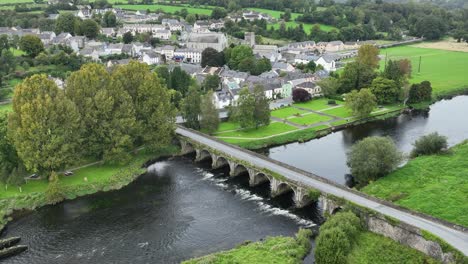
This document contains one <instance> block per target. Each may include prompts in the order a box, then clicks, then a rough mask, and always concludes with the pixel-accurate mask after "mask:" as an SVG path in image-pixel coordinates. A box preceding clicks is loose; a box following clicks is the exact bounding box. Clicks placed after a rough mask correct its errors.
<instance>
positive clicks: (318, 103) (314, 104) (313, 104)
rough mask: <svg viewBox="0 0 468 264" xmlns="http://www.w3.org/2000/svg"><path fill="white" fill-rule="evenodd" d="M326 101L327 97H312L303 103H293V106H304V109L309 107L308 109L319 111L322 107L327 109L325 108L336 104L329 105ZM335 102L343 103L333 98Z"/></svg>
mask: <svg viewBox="0 0 468 264" xmlns="http://www.w3.org/2000/svg"><path fill="white" fill-rule="evenodd" d="M328 101H329V99H327V98H319V99H312V100H310V101H308V102H305V103H295V104H294V106H297V107H301V108H306V109H310V110H314V111H320V110H324V109H327V108H332V107H336V105H329V104H328ZM335 103H336V104H337V105H343V104H344V102H341V101H336V100H335Z"/></svg>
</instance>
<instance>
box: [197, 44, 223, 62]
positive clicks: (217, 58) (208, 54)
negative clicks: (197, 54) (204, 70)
mask: <svg viewBox="0 0 468 264" xmlns="http://www.w3.org/2000/svg"><path fill="white" fill-rule="evenodd" d="M224 63H225V61H224V53H223V52H222V51H220V52H218V51H217V50H215V49H213V48H206V49H204V50H203V52H202V59H201V66H202V67H206V66H212V67H222V66H223V65H224Z"/></svg>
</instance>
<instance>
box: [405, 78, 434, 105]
mask: <svg viewBox="0 0 468 264" xmlns="http://www.w3.org/2000/svg"><path fill="white" fill-rule="evenodd" d="M431 98H432V85H431V83H430V82H429V81H423V82H421V83H415V84H412V85H411V87H410V90H409V95H408V102H409V103H419V102H424V101H430V100H431Z"/></svg>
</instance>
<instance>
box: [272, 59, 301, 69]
mask: <svg viewBox="0 0 468 264" xmlns="http://www.w3.org/2000/svg"><path fill="white" fill-rule="evenodd" d="M271 68H272V70H275V71H282V72H292V71H295V70H296V69H295V68H294V66H292V65H291V64H289V63H287V62H279V61H278V62H275V63H273V65H271Z"/></svg>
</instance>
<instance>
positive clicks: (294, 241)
mask: <svg viewBox="0 0 468 264" xmlns="http://www.w3.org/2000/svg"><path fill="white" fill-rule="evenodd" d="M311 236H312V231H310V230H308V229H299V231H298V233H297V234H296V237H295V238H292V237H281V236H279V237H267V238H266V239H265V240H264V241H261V242H255V243H252V242H250V241H246V242H244V243H243V244H241V245H239V246H237V247H236V248H234V249H232V250H229V251H223V252H219V253H215V254H211V255H208V256H205V257H201V258H196V259H191V260H187V261H184V262H182V263H184V264H195V263H199V264H202V263H220V264H221V263H222V264H228V263H239V264H243V263H245V264H250V263H259V264H261V263H264V264H267V263H291V264H299V263H302V259H303V258H304V257H305V256H306V255H307V253H308V252H309V250H310V237H311Z"/></svg>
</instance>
